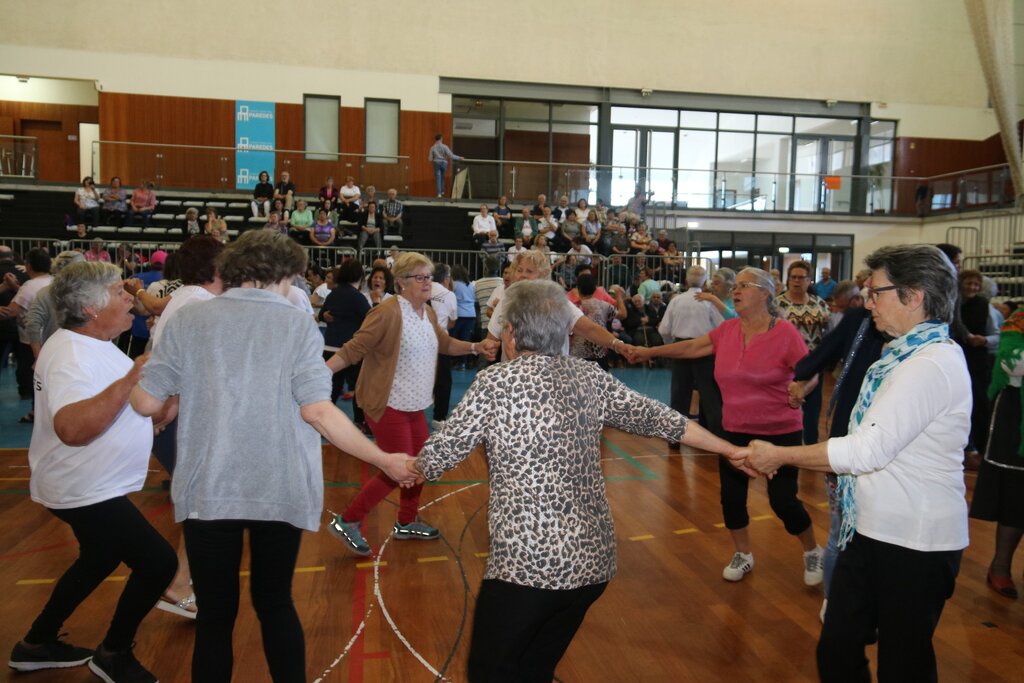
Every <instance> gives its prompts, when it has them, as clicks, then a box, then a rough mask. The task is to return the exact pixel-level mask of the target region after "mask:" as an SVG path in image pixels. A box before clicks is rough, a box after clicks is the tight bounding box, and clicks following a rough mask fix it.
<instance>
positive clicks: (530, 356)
mask: <svg viewBox="0 0 1024 683" xmlns="http://www.w3.org/2000/svg"><path fill="white" fill-rule="evenodd" d="M502 303H503V316H504V317H503V320H504V324H503V328H502V332H501V343H502V353H503V357H504V358H506V359H509V362H507V363H501V364H499V365H495V366H492V367H490V368H488V369H486V370H484V371H482V372H481V373H480V374H478V375H477V377H476V380H475V381H474V382H473V384H472V386H470V388H469V390H468V391H467V392H466V396H465V398H463V400H462V401H461V402H460V403H459V405H458V406H457V407H456V408H455V411H454V412H453V413H452V415H451V417H450V418H449V419H448V420H447V422H446V423H445V425H444V427H442V428H441V430H440V431H438V432H437V433H435V434H434V435H433V436H432V437H431V438H430V440H429V441H427V443H426V445H424V447H423V450H422V451H420V456H419V458H418V459H417V460H416V461H415V463H414V464H413V463H411V464H413V467H414V468H415V470H416V471H417V473H420V474H422V476H424V477H426V478H427V479H431V480H433V479H437V478H438V477H440V476H441V474H442V473H443V472H444V471H446V470H450V469H452V468H454V467H455V466H456V465H458V464H459V463H460V462H461V461H463V460H465V459H466V457H468V456H469V454H470V452H471V451H472V450H473V449H474V448H475V447H476V446H477V445H479V444H482V443H485V444H487V447H488V454H487V461H488V466H489V468H490V481H491V494H490V502H489V504H488V525H489V528H490V539H491V541H490V554H489V555H488V558H487V569H486V571H485V572H484V580H483V584H482V586H481V588H480V594H479V596H478V598H477V603H476V616H475V618H474V625H473V640H472V645H471V647H470V653H469V680H471V681H519V682H535V681H536V682H539V681H545V682H547V681H551V680H552V678H553V677H554V672H555V666H556V665H557V664H558V662H559V660H560V659H561V658H562V655H563V654H564V653H565V651H566V649H567V648H568V647H569V643H570V642H571V641H572V638H573V636H574V635H575V633H576V631H577V629H578V628H579V627H580V624H581V623H582V621H583V618H584V616H585V615H586V612H587V609H588V608H589V607H590V605H592V604H593V603H594V601H595V600H597V599H598V598H599V597H600V596H601V594H602V593H603V592H604V590H605V587H606V586H607V585H608V581H609V580H611V578H612V577H613V576H614V574H615V530H614V528H613V524H612V516H611V511H610V509H609V505H608V499H607V497H606V495H605V488H604V479H603V477H602V472H601V464H600V455H601V448H600V441H599V439H600V435H601V430H602V428H603V427H604V426H605V425H608V426H611V427H616V428H618V429H622V430H625V431H629V432H633V433H636V434H643V435H646V436H657V437H660V438H663V439H668V440H671V441H682V442H683V443H685V444H687V445H689V446H693V447H695V448H700V449H704V450H712V451H716V452H719V453H723V454H727V455H728V454H731V453H733V452H734V451H735V450H737V449H735V448H734V447H733V446H732V445H730V444H729V443H726V442H725V441H723V440H722V439H719V438H717V437H715V436H712V435H711V434H710V433H709V432H707V431H706V430H704V429H702V428H701V427H700V426H699V425H697V424H695V423H692V422H689V421H687V419H686V418H685V417H684V416H682V415H680V414H679V413H677V412H675V411H673V410H672V409H670V408H669V407H668V406H665V405H664V404H662V403H659V402H657V401H654V400H652V399H650V398H647V397H645V396H642V395H640V394H638V393H636V392H634V391H631V390H630V389H628V388H626V387H625V386H624V385H623V384H621V383H620V382H619V381H618V380H616V379H614V378H613V377H612V376H611V375H609V374H608V373H606V372H604V371H603V370H601V368H599V367H598V366H597V365H595V364H593V363H589V362H587V361H584V360H582V359H578V358H573V357H569V356H564V355H562V350H563V345H564V343H565V330H566V327H567V326H568V325H569V324H570V318H569V311H568V308H567V307H566V304H565V292H564V291H562V289H561V288H560V287H559V286H558V285H556V284H555V283H553V282H551V281H535V282H530V281H523V282H519V283H517V284H515V285H513V286H512V287H510V288H509V289H508V291H507V292H505V296H504V298H503V299H502Z"/></svg>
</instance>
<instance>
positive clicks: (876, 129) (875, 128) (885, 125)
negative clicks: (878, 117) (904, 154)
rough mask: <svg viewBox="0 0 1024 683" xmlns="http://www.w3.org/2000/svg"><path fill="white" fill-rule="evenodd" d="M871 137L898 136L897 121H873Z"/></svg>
mask: <svg viewBox="0 0 1024 683" xmlns="http://www.w3.org/2000/svg"><path fill="white" fill-rule="evenodd" d="M871 137H873V138H890V139H891V138H894V137H896V122H895V121H872V122H871Z"/></svg>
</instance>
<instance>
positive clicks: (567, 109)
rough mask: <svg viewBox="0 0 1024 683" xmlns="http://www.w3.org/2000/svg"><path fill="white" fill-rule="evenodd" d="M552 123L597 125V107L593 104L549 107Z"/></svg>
mask: <svg viewBox="0 0 1024 683" xmlns="http://www.w3.org/2000/svg"><path fill="white" fill-rule="evenodd" d="M551 119H552V120H553V121H574V122H581V123H597V105H594V104H559V103H557V102H555V103H553V104H552V105H551Z"/></svg>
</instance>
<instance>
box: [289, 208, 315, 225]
mask: <svg viewBox="0 0 1024 683" xmlns="http://www.w3.org/2000/svg"><path fill="white" fill-rule="evenodd" d="M289 223H291V224H292V227H295V228H308V227H309V226H311V225H313V209H310V208H309V207H306V210H305V211H299V210H298V209H296V210H295V211H292V216H291V219H290V220H289Z"/></svg>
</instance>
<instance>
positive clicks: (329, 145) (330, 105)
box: [302, 95, 341, 161]
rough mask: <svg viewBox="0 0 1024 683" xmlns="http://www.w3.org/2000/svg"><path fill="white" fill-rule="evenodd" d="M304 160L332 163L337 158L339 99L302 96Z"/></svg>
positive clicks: (323, 96) (321, 96)
mask: <svg viewBox="0 0 1024 683" xmlns="http://www.w3.org/2000/svg"><path fill="white" fill-rule="evenodd" d="M302 105H303V107H302V108H303V112H304V114H305V126H304V128H303V130H304V131H305V138H306V139H305V148H306V158H307V159H314V160H326V161H334V160H335V159H337V158H338V134H339V131H340V128H339V126H338V119H339V115H340V114H341V98H340V97H331V96H327V95H303V97H302Z"/></svg>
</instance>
